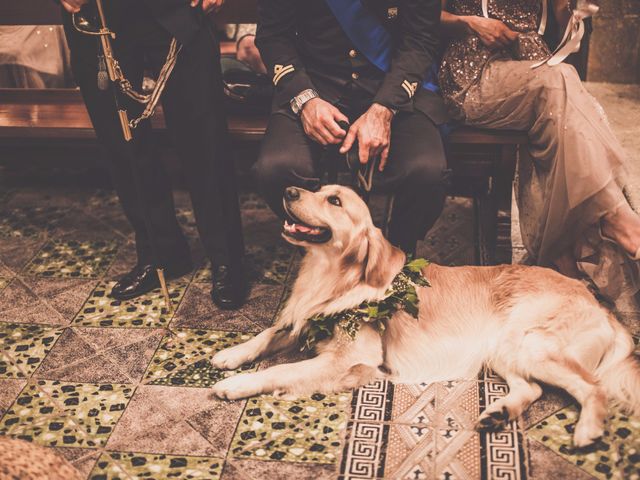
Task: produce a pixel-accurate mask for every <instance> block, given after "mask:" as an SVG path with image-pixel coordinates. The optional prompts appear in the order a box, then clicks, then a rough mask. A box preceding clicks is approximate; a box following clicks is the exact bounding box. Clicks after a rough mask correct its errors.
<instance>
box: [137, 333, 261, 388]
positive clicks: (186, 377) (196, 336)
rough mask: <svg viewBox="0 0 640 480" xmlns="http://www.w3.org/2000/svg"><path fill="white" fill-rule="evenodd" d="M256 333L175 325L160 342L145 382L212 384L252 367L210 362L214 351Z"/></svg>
mask: <svg viewBox="0 0 640 480" xmlns="http://www.w3.org/2000/svg"><path fill="white" fill-rule="evenodd" d="M252 336H253V334H249V333H237V332H223V331H216V330H196V329H174V330H173V333H172V334H169V335H167V336H166V337H165V338H164V339H163V340H162V343H161V344H160V347H159V348H158V350H157V351H156V354H155V355H154V356H153V358H152V359H151V363H150V364H149V369H148V370H147V373H146V374H145V383H150V384H152V385H175V386H183V387H184V386H186V387H205V388H206V387H210V386H212V385H213V384H215V383H217V382H219V381H220V380H222V379H223V378H226V377H229V376H231V375H235V374H236V373H238V372H241V371H250V370H253V369H254V368H255V367H254V366H253V365H252V364H248V365H243V366H242V367H240V368H239V369H237V370H218V369H215V368H213V367H212V366H211V364H210V360H211V357H213V355H214V354H215V353H216V352H218V351H220V350H223V349H225V348H227V347H230V346H232V345H237V344H239V343H242V342H246V341H247V340H249V339H250V338H251V337H252Z"/></svg>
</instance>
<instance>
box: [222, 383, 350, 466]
mask: <svg viewBox="0 0 640 480" xmlns="http://www.w3.org/2000/svg"><path fill="white" fill-rule="evenodd" d="M350 402H351V393H350V392H349V393H343V394H333V395H322V394H314V395H312V396H311V397H309V398H300V399H297V400H292V401H287V400H280V399H277V398H275V397H271V396H262V397H258V398H251V399H249V401H248V402H247V406H246V407H245V411H244V414H243V415H242V418H241V419H240V423H239V425H238V428H237V429H236V434H235V437H234V438H233V442H232V444H231V447H230V452H231V454H232V455H233V456H234V457H237V458H254V459H263V460H267V459H270V460H280V461H289V462H310V463H336V461H337V458H338V455H339V453H340V450H341V446H342V442H341V433H342V431H343V430H344V429H345V427H346V420H347V406H348V405H349V403H350Z"/></svg>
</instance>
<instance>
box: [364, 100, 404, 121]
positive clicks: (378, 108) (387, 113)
mask: <svg viewBox="0 0 640 480" xmlns="http://www.w3.org/2000/svg"><path fill="white" fill-rule="evenodd" d="M371 110H372V112H379V113H380V114H382V115H383V116H384V118H385V120H388V121H391V120H392V119H393V117H394V116H395V114H396V113H398V111H397V110H395V109H393V108H391V107H387V106H386V105H382V104H381V103H372V104H371Z"/></svg>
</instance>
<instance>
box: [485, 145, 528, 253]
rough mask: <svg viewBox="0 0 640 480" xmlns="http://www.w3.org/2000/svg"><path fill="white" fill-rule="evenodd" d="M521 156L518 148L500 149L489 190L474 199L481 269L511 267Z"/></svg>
mask: <svg viewBox="0 0 640 480" xmlns="http://www.w3.org/2000/svg"><path fill="white" fill-rule="evenodd" d="M517 154H518V146H517V145H499V146H497V147H496V152H495V156H494V162H493V163H494V168H493V174H492V176H491V178H490V182H489V187H488V189H487V190H486V191H482V192H478V193H476V195H475V196H474V217H475V218H474V230H475V237H476V252H475V253H476V258H475V260H476V263H477V264H478V265H496V264H500V263H511V189H512V184H513V175H514V172H515V165H516V160H517Z"/></svg>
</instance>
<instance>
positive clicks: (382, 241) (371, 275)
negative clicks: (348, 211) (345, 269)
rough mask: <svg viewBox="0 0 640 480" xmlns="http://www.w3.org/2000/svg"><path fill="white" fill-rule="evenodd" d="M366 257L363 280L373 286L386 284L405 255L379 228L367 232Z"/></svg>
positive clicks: (400, 267) (396, 271)
mask: <svg viewBox="0 0 640 480" xmlns="http://www.w3.org/2000/svg"><path fill="white" fill-rule="evenodd" d="M367 243H368V247H367V259H366V265H365V267H364V281H365V282H366V283H367V284H369V285H371V286H372V287H375V288H382V287H386V286H388V285H389V284H390V283H391V282H392V281H393V277H395V276H396V275H397V274H398V272H399V271H400V270H401V269H402V265H403V264H404V259H405V255H404V253H403V252H402V250H400V249H399V248H396V247H394V246H393V245H391V243H389V241H388V240H387V239H386V238H384V235H382V232H381V231H380V229H379V228H376V227H371V228H370V229H369V231H368V232H367Z"/></svg>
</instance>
